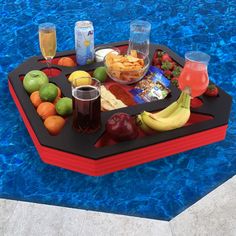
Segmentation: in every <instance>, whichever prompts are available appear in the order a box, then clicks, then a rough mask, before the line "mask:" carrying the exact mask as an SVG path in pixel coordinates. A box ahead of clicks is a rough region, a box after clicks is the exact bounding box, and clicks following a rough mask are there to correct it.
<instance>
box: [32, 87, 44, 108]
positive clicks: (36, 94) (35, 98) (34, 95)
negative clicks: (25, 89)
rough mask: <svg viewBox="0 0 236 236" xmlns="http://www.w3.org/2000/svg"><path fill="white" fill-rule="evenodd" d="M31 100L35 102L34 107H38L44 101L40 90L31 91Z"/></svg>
mask: <svg viewBox="0 0 236 236" xmlns="http://www.w3.org/2000/svg"><path fill="white" fill-rule="evenodd" d="M30 100H31V102H32V103H33V105H34V107H38V106H39V105H40V104H41V103H42V102H43V101H42V100H41V99H40V96H39V91H35V92H33V93H31V95H30Z"/></svg>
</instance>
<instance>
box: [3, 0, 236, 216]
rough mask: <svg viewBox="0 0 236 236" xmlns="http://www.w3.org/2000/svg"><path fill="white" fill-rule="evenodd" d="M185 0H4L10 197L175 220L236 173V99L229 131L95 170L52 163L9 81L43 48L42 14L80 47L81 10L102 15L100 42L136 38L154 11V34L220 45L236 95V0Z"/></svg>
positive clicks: (223, 78) (221, 79) (221, 70)
mask: <svg viewBox="0 0 236 236" xmlns="http://www.w3.org/2000/svg"><path fill="white" fill-rule="evenodd" d="M183 2H184V4H183ZM183 2H182V1H173V0H168V1H166V0H162V1H150V0H146V1H143V2H142V1H137V0H136V1H120V0H118V1H115V2H114V1H96V2H95V1H91V0H90V1H55V0H49V1H44V0H39V1H37V3H36V1H29V0H28V1H20V0H16V1H6V0H0V3H1V4H0V13H1V14H0V20H1V21H0V22H1V24H0V32H1V37H0V75H1V83H0V113H1V114H0V197H2V198H10V199H17V200H24V201H32V202H40V203H46V204H54V205H60V206H68V207H75V208H81V209H90V210H97V211H104V212H111V213H118V214H126V215H135V216H140V217H147V218H155V219H164V220H170V219H171V218H173V217H174V216H176V215H177V214H179V213H180V212H182V211H183V210H184V209H186V208H187V207H188V206H190V205H192V204H193V203H195V202H196V201H198V200H199V199H200V198H202V197H203V196H205V195H206V194H207V193H209V192H210V191H212V190H213V189H215V188H216V187H217V186H219V185H220V184H222V183H223V182H224V181H226V180H227V179H229V178H230V177H232V176H233V175H235V174H236V155H235V153H236V142H235V141H236V126H235V112H236V102H235V99H234V101H233V106H232V112H231V117H230V123H229V128H228V132H227V137H226V139H225V140H224V141H222V142H219V143H215V144H212V145H209V146H205V147H201V148H198V149H195V150H192V151H188V152H184V153H181V154H178V155H174V156H170V157H167V158H165V159H161V160H157V161H154V162H151V163H148V164H144V165H140V166H137V167H134V168H130V169H126V170H122V171H119V172H116V173H113V174H109V175H106V176H102V177H89V176H85V175H82V174H79V173H75V172H71V171H68V170H64V169H60V168H57V167H53V166H49V165H46V164H44V163H42V161H41V160H40V158H39V156H38V154H37V151H36V149H35V147H34V145H33V143H32V141H31V139H30V136H29V134H28V132H27V130H26V128H25V126H24V124H23V121H22V119H21V117H20V115H19V113H18V111H17V109H16V106H15V104H14V102H13V100H12V99H11V96H10V94H9V91H8V86H7V74H8V73H9V72H10V71H11V70H13V69H14V68H16V67H17V66H18V65H19V64H21V63H22V62H23V61H24V60H25V59H27V58H28V57H30V56H32V55H38V54H40V51H39V46H38V33H37V27H38V24H40V23H42V22H45V21H50V22H53V23H55V24H56V25H57V42H58V51H63V50H68V49H72V48H74V32H73V29H74V23H75V22H76V21H77V20H84V19H88V20H91V21H93V23H94V28H95V43H96V44H100V43H108V42H115V41H121V40H126V39H128V37H129V23H130V21H131V20H133V19H145V20H148V21H150V22H151V23H152V31H151V42H153V43H160V44H165V45H167V46H169V47H170V48H172V49H173V50H174V51H176V52H177V53H179V54H180V55H182V56H183V55H184V53H185V52H186V51H188V50H201V51H204V52H206V53H208V54H209V55H211V61H210V65H209V75H210V79H211V80H212V81H213V82H215V83H216V84H217V85H219V86H220V87H221V88H223V89H224V90H226V91H227V92H228V93H229V94H231V95H232V96H233V97H235V96H236V92H235V91H236V18H235V15H236V14H235V12H236V3H235V1H234V0H223V1H216V0H205V1H203V0H198V1H192V0H186V1H183Z"/></svg>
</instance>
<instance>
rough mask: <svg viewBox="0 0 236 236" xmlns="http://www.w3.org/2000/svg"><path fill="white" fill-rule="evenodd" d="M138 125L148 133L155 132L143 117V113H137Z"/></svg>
mask: <svg viewBox="0 0 236 236" xmlns="http://www.w3.org/2000/svg"><path fill="white" fill-rule="evenodd" d="M135 121H136V125H137V126H138V127H139V128H140V129H141V130H142V131H143V132H144V133H146V134H151V133H153V131H154V130H152V129H151V128H150V127H148V126H147V125H146V124H145V123H144V122H143V119H142V116H141V114H139V115H137V117H136V120H135Z"/></svg>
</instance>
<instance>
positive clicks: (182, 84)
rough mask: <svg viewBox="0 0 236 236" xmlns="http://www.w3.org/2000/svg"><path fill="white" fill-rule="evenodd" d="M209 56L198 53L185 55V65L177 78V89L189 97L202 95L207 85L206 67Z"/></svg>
mask: <svg viewBox="0 0 236 236" xmlns="http://www.w3.org/2000/svg"><path fill="white" fill-rule="evenodd" d="M209 61H210V56H209V55H207V54H206V53H203V52H199V51H191V52H187V53H186V54H185V65H184V68H183V70H182V72H181V74H180V77H179V88H180V89H181V90H182V91H185V92H188V93H189V94H190V95H191V97H198V96H200V95H202V94H203V93H204V92H205V91H206V89H207V86H208V84H209V79H208V72H207V66H208V63H209Z"/></svg>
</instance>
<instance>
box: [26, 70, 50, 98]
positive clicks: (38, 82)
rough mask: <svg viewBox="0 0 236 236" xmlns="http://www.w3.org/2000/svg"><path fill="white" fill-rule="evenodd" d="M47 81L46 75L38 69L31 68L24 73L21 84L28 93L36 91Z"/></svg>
mask: <svg viewBox="0 0 236 236" xmlns="http://www.w3.org/2000/svg"><path fill="white" fill-rule="evenodd" d="M47 83H48V77H47V75H46V74H45V73H44V72H43V71H40V70H31V71H30V72H28V73H27V74H26V75H25V77H24V80H23V86H24V88H25V90H26V91H27V92H28V93H29V94H31V93H33V92H34V91H38V90H39V89H40V87H41V86H42V85H44V84H47Z"/></svg>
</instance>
